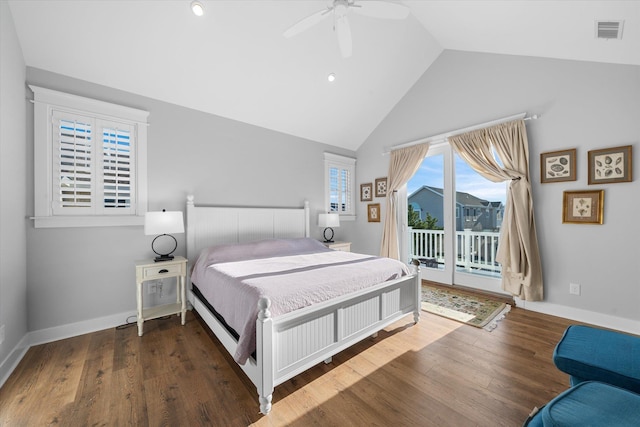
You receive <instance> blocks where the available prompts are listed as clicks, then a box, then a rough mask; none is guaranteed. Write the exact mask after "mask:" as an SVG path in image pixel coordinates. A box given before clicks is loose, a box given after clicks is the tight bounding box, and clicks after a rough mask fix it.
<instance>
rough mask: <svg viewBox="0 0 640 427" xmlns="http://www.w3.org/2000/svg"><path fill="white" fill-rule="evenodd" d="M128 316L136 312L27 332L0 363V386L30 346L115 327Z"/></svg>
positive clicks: (132, 315) (122, 322)
mask: <svg viewBox="0 0 640 427" xmlns="http://www.w3.org/2000/svg"><path fill="white" fill-rule="evenodd" d="M130 317H136V314H135V313H133V314H132V313H131V312H128V313H119V314H113V315H110V316H104V317H98V318H96V319H89V320H84V321H82V322H75V323H69V324H67V325H61V326H55V327H53V328H47V329H40V330H38V331H32V332H28V333H27V334H26V335H25V336H24V337H23V338H22V339H21V340H20V342H19V343H18V345H16V346H15V348H14V349H13V351H12V352H11V353H9V355H8V356H7V357H6V358H5V360H3V361H2V363H1V364H0V387H2V385H3V384H4V383H5V381H6V380H7V379H9V376H10V375H11V373H12V372H13V371H14V370H15V369H16V367H17V366H18V363H20V361H21V360H22V358H23V357H24V355H25V354H26V353H27V351H28V350H29V348H31V347H32V346H34V345H40V344H45V343H48V342H53V341H58V340H63V339H65V338H71V337H75V336H78V335H84V334H88V333H91V332H96V331H101V330H103V329H109V328H115V327H116V326H118V325H122V324H124V323H125V322H126V321H127V319H128V318H130Z"/></svg>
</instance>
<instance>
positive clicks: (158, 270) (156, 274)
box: [142, 263, 184, 280]
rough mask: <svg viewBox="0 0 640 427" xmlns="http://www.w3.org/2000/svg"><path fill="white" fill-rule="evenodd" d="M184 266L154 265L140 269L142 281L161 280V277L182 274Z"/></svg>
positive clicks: (181, 264)
mask: <svg viewBox="0 0 640 427" xmlns="http://www.w3.org/2000/svg"><path fill="white" fill-rule="evenodd" d="M183 266H184V264H183V263H180V264H169V265H162V263H159V265H154V266H153V267H144V268H143V269H142V277H143V279H144V280H149V279H156V278H161V277H163V276H171V277H173V276H175V275H176V274H183V271H182V268H183Z"/></svg>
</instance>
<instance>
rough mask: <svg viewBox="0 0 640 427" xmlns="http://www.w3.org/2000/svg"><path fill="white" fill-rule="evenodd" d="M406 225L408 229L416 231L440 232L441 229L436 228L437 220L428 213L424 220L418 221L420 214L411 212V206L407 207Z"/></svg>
mask: <svg viewBox="0 0 640 427" xmlns="http://www.w3.org/2000/svg"><path fill="white" fill-rule="evenodd" d="M408 208H409V209H408V218H407V220H408V224H409V227H411V228H414V229H418V230H442V227H438V226H437V225H436V224H437V223H438V218H434V217H432V216H431V214H430V213H429V212H427V216H426V218H425V220H424V221H423V220H421V219H420V212H418V211H415V210H413V206H411V205H409V206H408Z"/></svg>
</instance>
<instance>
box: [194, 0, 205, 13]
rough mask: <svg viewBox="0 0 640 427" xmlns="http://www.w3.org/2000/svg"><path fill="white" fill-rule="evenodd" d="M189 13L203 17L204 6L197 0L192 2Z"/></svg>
mask: <svg viewBox="0 0 640 427" xmlns="http://www.w3.org/2000/svg"><path fill="white" fill-rule="evenodd" d="M191 11H192V12H193V14H194V15H196V16H202V15H204V6H203V5H202V3H200V2H199V1H198V0H193V1H192V2H191Z"/></svg>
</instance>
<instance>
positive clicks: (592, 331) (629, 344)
mask: <svg viewBox="0 0 640 427" xmlns="http://www.w3.org/2000/svg"><path fill="white" fill-rule="evenodd" d="M553 362H554V363H555V365H556V366H557V368H558V369H560V370H561V371H562V372H565V373H567V374H569V376H570V377H569V379H570V382H571V385H572V386H574V385H577V384H579V383H581V382H583V381H600V382H603V383H607V384H612V385H615V386H618V387H622V388H626V389H627V390H631V391H633V392H636V393H640V337H636V336H633V335H627V334H623V333H620V332H614V331H608V330H605V329H599V328H593V327H590V326H581V325H572V326H569V327H568V328H567V330H566V331H565V332H564V335H563V337H562V339H561V340H560V342H559V343H558V345H556V348H555V350H554V352H553Z"/></svg>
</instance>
